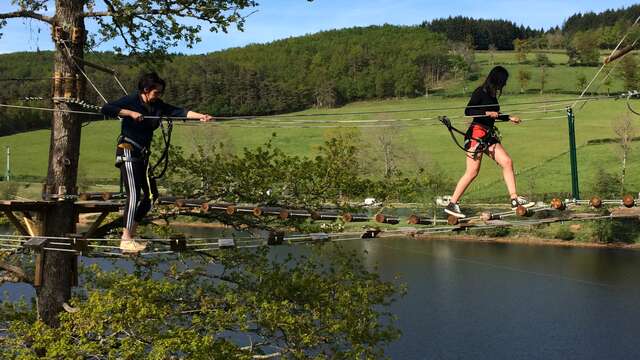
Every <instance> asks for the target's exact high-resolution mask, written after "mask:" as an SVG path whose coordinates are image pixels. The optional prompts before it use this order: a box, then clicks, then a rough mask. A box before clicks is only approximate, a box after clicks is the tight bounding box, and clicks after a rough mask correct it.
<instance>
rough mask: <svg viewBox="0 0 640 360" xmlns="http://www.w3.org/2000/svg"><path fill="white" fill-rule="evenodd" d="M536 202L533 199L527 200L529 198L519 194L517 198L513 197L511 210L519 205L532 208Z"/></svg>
mask: <svg viewBox="0 0 640 360" xmlns="http://www.w3.org/2000/svg"><path fill="white" fill-rule="evenodd" d="M535 205H536V203H535V202H533V201H529V200H527V198H525V197H522V196H518V197H517V198H515V199H511V210H515V209H517V208H518V206H523V207H525V208H527V209H528V208H530V207H532V206H535Z"/></svg>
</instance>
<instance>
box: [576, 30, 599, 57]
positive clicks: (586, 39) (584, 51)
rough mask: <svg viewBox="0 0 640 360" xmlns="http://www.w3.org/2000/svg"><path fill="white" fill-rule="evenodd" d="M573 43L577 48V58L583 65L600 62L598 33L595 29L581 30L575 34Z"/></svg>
mask: <svg viewBox="0 0 640 360" xmlns="http://www.w3.org/2000/svg"><path fill="white" fill-rule="evenodd" d="M572 45H573V47H574V48H575V50H576V54H577V59H578V60H579V61H580V64H582V65H594V64H597V63H598V60H599V55H600V52H599V51H598V34H597V33H596V32H595V31H586V32H580V33H577V34H575V35H574V36H573V40H572Z"/></svg>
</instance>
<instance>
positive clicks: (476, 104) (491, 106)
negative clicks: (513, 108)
mask: <svg viewBox="0 0 640 360" xmlns="http://www.w3.org/2000/svg"><path fill="white" fill-rule="evenodd" d="M487 111H496V112H500V105H498V99H497V98H496V97H495V96H491V95H490V94H489V92H487V91H486V90H485V89H484V88H483V87H482V86H480V87H478V88H477V89H475V90H474V92H473V94H471V99H469V103H468V104H467V107H466V109H464V114H465V115H467V116H478V115H485V114H486V112H487ZM498 119H500V120H502V121H509V115H506V114H500V116H498ZM494 122H495V119H492V118H490V117H488V116H478V117H474V118H473V121H472V124H473V123H475V124H482V125H485V126H488V127H493V123H494Z"/></svg>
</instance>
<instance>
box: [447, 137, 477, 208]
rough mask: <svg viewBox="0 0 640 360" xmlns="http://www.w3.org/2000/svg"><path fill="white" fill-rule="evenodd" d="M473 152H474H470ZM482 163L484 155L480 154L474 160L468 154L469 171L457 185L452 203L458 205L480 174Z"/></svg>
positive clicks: (471, 155) (467, 170)
mask: <svg viewBox="0 0 640 360" xmlns="http://www.w3.org/2000/svg"><path fill="white" fill-rule="evenodd" d="M470 151H472V150H470ZM481 163H482V154H478V155H477V156H476V158H475V159H474V158H473V154H469V153H468V154H467V169H466V170H465V172H464V175H462V177H461V178H460V180H458V185H456V190H455V191H454V192H453V195H452V196H451V202H452V203H454V204H455V203H457V202H458V200H460V198H461V197H462V194H464V192H465V190H467V188H468V187H469V185H470V184H471V182H472V181H473V179H475V178H476V176H478V173H479V172H480V164H481Z"/></svg>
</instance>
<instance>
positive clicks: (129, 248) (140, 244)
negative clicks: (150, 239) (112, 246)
mask: <svg viewBox="0 0 640 360" xmlns="http://www.w3.org/2000/svg"><path fill="white" fill-rule="evenodd" d="M146 248H147V242H146V241H136V240H120V250H121V251H122V253H123V254H138V253H140V252H141V251H143V250H144V249H146Z"/></svg>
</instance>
